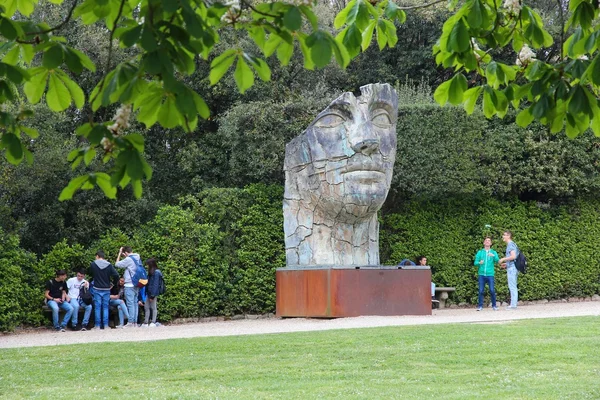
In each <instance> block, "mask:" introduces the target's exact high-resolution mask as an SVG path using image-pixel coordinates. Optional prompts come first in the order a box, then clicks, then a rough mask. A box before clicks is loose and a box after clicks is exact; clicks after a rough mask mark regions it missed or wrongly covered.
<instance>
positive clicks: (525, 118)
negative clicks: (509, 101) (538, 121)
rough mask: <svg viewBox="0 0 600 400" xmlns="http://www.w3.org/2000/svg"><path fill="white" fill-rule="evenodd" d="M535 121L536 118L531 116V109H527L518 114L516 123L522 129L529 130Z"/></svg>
mask: <svg viewBox="0 0 600 400" xmlns="http://www.w3.org/2000/svg"><path fill="white" fill-rule="evenodd" d="M533 120H534V117H533V115H531V111H530V109H529V108H527V109H525V110H523V111H521V112H519V113H518V114H517V118H516V123H517V125H519V126H520V127H521V128H527V126H529V124H531V123H532V122H533Z"/></svg>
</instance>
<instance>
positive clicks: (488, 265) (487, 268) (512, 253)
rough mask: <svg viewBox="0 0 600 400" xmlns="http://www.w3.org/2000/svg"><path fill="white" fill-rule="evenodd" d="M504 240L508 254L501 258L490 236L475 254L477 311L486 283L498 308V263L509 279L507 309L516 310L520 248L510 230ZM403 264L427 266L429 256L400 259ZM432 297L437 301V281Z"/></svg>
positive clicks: (480, 305) (432, 284)
mask: <svg viewBox="0 0 600 400" xmlns="http://www.w3.org/2000/svg"><path fill="white" fill-rule="evenodd" d="M502 240H503V241H504V242H505V243H506V254H505V256H504V257H502V258H500V257H499V256H498V253H496V250H494V249H492V238H490V237H489V236H488V237H486V238H485V239H484V240H483V248H482V249H481V250H479V251H478V252H477V253H476V254H475V262H474V265H475V266H477V267H479V270H478V273H477V274H478V278H479V298H478V303H477V311H481V310H483V297H484V293H485V285H486V284H487V285H488V287H489V291H490V296H491V298H492V299H491V300H492V309H493V310H494V311H497V310H498V307H497V304H496V288H495V281H494V276H495V274H496V268H495V266H496V264H498V265H500V267H501V268H503V269H506V276H507V280H508V290H509V292H510V305H509V306H508V307H507V310H515V309H516V308H517V302H518V301H519V291H518V288H517V277H518V275H519V271H518V270H517V267H516V265H515V260H516V259H517V255H518V254H519V248H518V247H517V245H516V244H515V242H513V240H512V233H511V232H510V231H504V233H502ZM399 265H401V266H407V265H413V266H414V265H418V266H427V258H426V257H425V256H419V257H417V258H416V263H415V262H413V261H411V260H409V259H404V260H402V261H400V264H399ZM431 299H432V300H433V301H435V283H433V282H431Z"/></svg>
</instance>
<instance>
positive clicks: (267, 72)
mask: <svg viewBox="0 0 600 400" xmlns="http://www.w3.org/2000/svg"><path fill="white" fill-rule="evenodd" d="M244 58H245V59H246V60H248V62H249V63H250V65H252V67H253V68H254V70H255V71H256V74H257V75H258V77H259V78H260V79H262V80H263V81H270V80H271V69H270V68H269V66H268V65H267V63H266V62H265V61H264V60H262V59H260V58H257V57H251V56H249V55H247V54H246V53H244Z"/></svg>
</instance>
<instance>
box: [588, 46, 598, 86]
mask: <svg viewBox="0 0 600 400" xmlns="http://www.w3.org/2000/svg"><path fill="white" fill-rule="evenodd" d="M585 76H587V78H588V79H589V80H590V81H591V82H592V83H593V84H594V85H596V86H600V55H598V54H597V55H596V57H594V59H593V60H592V62H591V64H590V65H589V66H588V68H587V70H586V71H585Z"/></svg>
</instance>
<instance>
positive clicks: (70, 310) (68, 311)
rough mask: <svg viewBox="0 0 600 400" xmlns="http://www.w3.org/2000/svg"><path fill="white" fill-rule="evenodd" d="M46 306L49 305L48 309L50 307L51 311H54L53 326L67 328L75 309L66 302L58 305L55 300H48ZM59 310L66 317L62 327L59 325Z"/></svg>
mask: <svg viewBox="0 0 600 400" xmlns="http://www.w3.org/2000/svg"><path fill="white" fill-rule="evenodd" d="M46 304H48V307H50V309H51V310H52V325H54V327H55V328H61V327H62V328H64V327H66V326H67V323H68V322H69V319H71V314H73V307H71V305H70V304H69V303H67V302H66V301H63V302H62V303H57V302H56V301H54V300H48V301H47V302H46ZM59 308H60V309H61V310H63V311H64V312H65V317H64V318H63V320H62V323H61V324H60V325H59V324H58V309H59Z"/></svg>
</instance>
